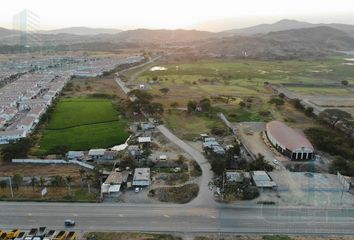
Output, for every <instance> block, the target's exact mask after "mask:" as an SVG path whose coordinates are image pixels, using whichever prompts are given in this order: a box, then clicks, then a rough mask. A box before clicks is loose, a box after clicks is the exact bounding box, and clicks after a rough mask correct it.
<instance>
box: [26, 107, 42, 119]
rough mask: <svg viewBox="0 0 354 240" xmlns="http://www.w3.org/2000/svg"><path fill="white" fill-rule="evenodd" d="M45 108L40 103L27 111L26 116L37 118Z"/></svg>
mask: <svg viewBox="0 0 354 240" xmlns="http://www.w3.org/2000/svg"><path fill="white" fill-rule="evenodd" d="M45 110H46V107H45V106H41V105H38V106H34V107H32V108H31V110H30V111H29V112H28V113H27V116H29V117H34V118H37V119H39V118H40V117H41V116H42V114H43V113H45Z"/></svg>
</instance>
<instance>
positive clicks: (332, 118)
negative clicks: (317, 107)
mask: <svg viewBox="0 0 354 240" xmlns="http://www.w3.org/2000/svg"><path fill="white" fill-rule="evenodd" d="M319 117H320V119H321V120H323V121H325V122H328V123H329V124H330V125H331V126H332V127H333V128H334V127H335V126H336V124H337V123H338V122H342V121H346V120H351V119H353V117H352V115H351V114H350V113H348V112H345V111H343V110H340V109H326V110H324V111H322V112H321V113H320V115H319Z"/></svg>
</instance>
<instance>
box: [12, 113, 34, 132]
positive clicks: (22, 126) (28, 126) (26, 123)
mask: <svg viewBox="0 0 354 240" xmlns="http://www.w3.org/2000/svg"><path fill="white" fill-rule="evenodd" d="M37 123H38V119H37V118H34V117H29V116H26V117H24V118H22V119H21V120H20V122H19V123H18V124H17V129H18V130H25V131H26V133H30V132H32V130H33V129H34V127H35V126H36V124H37Z"/></svg>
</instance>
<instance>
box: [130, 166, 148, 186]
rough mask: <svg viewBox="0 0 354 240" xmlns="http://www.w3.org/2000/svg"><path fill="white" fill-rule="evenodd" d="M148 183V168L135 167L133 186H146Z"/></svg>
mask: <svg viewBox="0 0 354 240" xmlns="http://www.w3.org/2000/svg"><path fill="white" fill-rule="evenodd" d="M149 185H150V168H135V170H134V176H133V186H134V187H147V186H149Z"/></svg>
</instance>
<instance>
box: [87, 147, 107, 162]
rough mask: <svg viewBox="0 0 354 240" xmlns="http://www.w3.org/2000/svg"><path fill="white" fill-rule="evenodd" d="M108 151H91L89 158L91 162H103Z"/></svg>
mask: <svg viewBox="0 0 354 240" xmlns="http://www.w3.org/2000/svg"><path fill="white" fill-rule="evenodd" d="M105 151H106V149H91V150H90V151H89V152H88V156H89V157H90V159H91V160H102V159H104V153H105Z"/></svg>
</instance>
